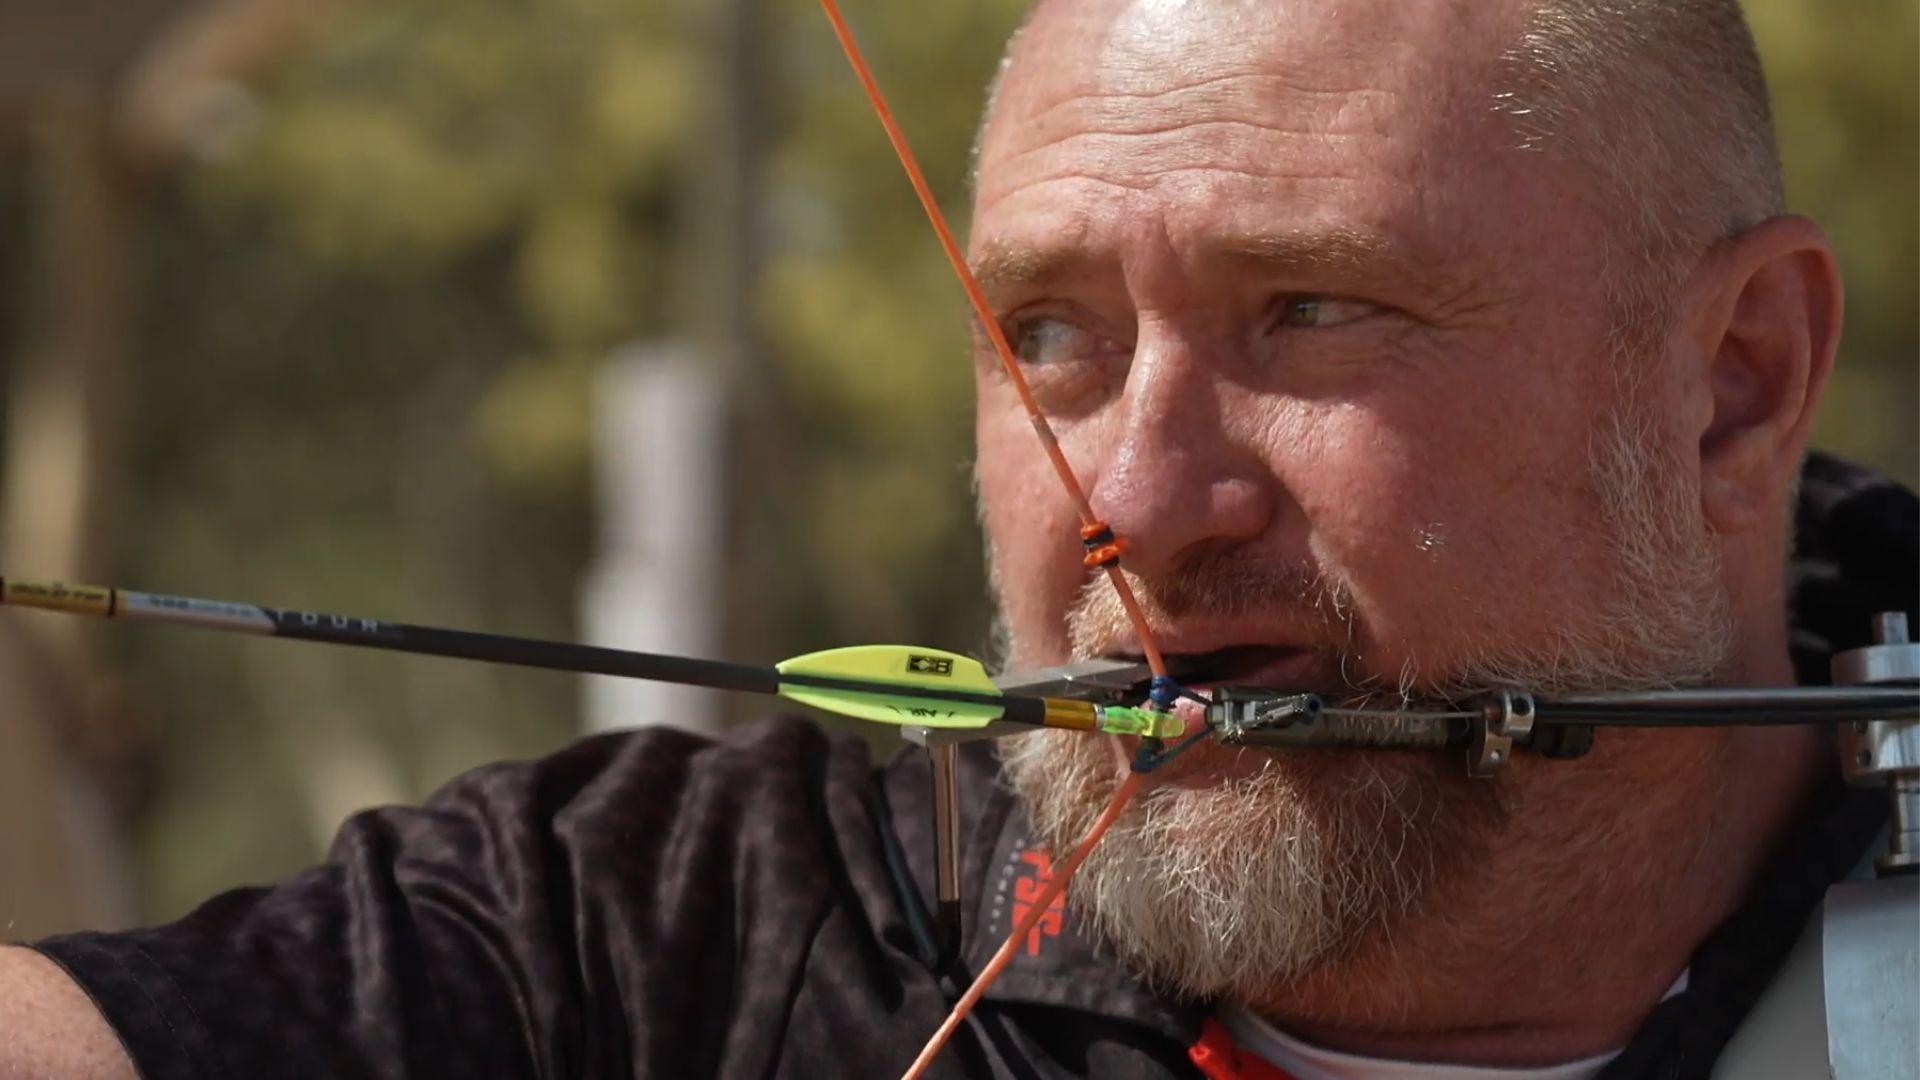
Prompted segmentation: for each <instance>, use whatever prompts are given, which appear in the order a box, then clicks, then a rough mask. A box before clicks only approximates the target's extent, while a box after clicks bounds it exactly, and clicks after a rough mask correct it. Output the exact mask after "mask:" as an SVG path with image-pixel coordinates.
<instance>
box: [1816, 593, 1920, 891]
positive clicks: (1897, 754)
mask: <svg viewBox="0 0 1920 1080" xmlns="http://www.w3.org/2000/svg"><path fill="white" fill-rule="evenodd" d="M1873 637H1874V643H1873V644H1872V645H1867V646H1863V647H1861V648H1858V649H1849V650H1847V651H1846V652H1843V653H1839V654H1837V655H1835V656H1834V658H1833V663H1832V671H1833V681H1834V684H1835V685H1838V686H1860V685H1873V684H1885V683H1912V682H1916V681H1920V645H1916V644H1914V643H1913V642H1912V641H1911V640H1910V639H1909V630H1908V627H1907V616H1906V613H1905V612H1899V611H1887V612H1881V613H1880V614H1878V615H1876V616H1874V620H1873ZM1840 770H1841V772H1842V773H1843V774H1844V775H1845V776H1846V778H1847V782H1848V783H1850V784H1856V785H1862V786H1866V785H1874V784H1884V785H1886V787H1887V790H1888V792H1889V794H1890V796H1891V800H1892V806H1891V821H1890V822H1889V825H1888V828H1889V845H1888V849H1887V853H1886V854H1885V855H1883V856H1881V857H1880V858H1879V860H1878V861H1877V862H1876V864H1875V865H1876V866H1878V867H1879V870H1880V872H1881V873H1882V874H1891V873H1899V872H1912V871H1914V870H1916V869H1920V715H1915V716H1906V717H1902V718H1899V719H1892V720H1861V721H1855V722H1854V723H1850V724H1847V725H1846V726H1844V727H1842V728H1841V729H1840Z"/></svg>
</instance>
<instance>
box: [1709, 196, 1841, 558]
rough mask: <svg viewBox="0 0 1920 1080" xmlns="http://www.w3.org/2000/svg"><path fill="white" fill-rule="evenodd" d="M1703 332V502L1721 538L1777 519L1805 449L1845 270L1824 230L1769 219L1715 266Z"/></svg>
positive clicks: (1833, 344) (1833, 342)
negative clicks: (1706, 412) (1708, 405)
mask: <svg viewBox="0 0 1920 1080" xmlns="http://www.w3.org/2000/svg"><path fill="white" fill-rule="evenodd" d="M1708 266H1709V269H1708V270H1707V273H1708V274H1709V275H1710V278H1709V280H1707V281H1705V282H1702V283H1701V284H1703V285H1704V286H1705V289H1704V291H1705V292H1706V294H1707V295H1706V296H1705V298H1704V300H1705V302H1704V303H1703V304H1702V305H1700V307H1699V308H1697V309H1696V310H1697V312H1698V317H1699V322H1698V323H1696V327H1695V329H1696V331H1697V334H1698V337H1697V338H1696V341H1697V342H1698V343H1699V345H1700V346H1701V351H1700V355H1701V356H1702V357H1703V358H1704V359H1705V366H1704V369H1703V370H1702V371H1701V373H1700V376H1701V378H1702V379H1703V380H1704V383H1705V385H1704V387H1703V389H1704V391H1705V392H1706V394H1707V396H1708V397H1709V398H1710V400H1711V402H1712V413H1711V418H1710V419H1709V420H1708V422H1707V426H1706V429H1705V430H1704V431H1703V432H1701V435H1700V498H1701V504H1702V506H1701V508H1702V510H1703V511H1704V512H1705V514H1706V517H1707V521H1708V522H1709V523H1710V524H1711V525H1712V526H1713V528H1714V529H1715V530H1716V531H1718V532H1722V533H1728V532H1737V531H1740V530H1743V529H1746V528H1748V527H1750V526H1751V525H1753V524H1754V523H1756V522H1757V521H1760V520H1762V519H1763V518H1766V517H1767V516H1768V515H1770V514H1771V513H1772V512H1771V511H1770V509H1769V508H1770V507H1771V506H1773V505H1774V504H1775V503H1776V502H1777V501H1778V499H1779V498H1780V497H1781V496H1782V495H1783V493H1784V492H1785V491H1786V490H1787V488H1788V486H1789V485H1790V483H1791V482H1792V479H1793V476H1794V474H1795V472H1796V471H1797V470H1798V469H1799V467H1800V459H1801V456H1802V455H1803V454H1804V453H1805V452H1806V445H1807V436H1808V431H1809V429H1810V428H1811V427H1812V425H1813V416H1814V410H1815V407H1816V406H1817V405H1818V404H1819V401H1820V393H1821V390H1822V389H1823V388H1824V387H1825V386H1826V381H1827V375H1828V373H1829V372H1830V371H1831V370H1832V368H1833V358H1834V354H1835V352H1836V350H1837V349H1838V347H1839V343H1840V321H1841V307H1842V302H1841V285H1840V267H1839V264H1838V263H1837V262H1836V261H1835V259H1834V256H1833V247H1832V245H1831V244H1830V243H1829V242H1828V240H1827V236H1826V233H1825V232H1823V231H1821V229H1820V227H1819V226H1818V225H1815V224H1814V223H1813V222H1811V221H1809V220H1807V219H1806V218H1802V217H1779V218H1773V219H1770V220H1768V221H1765V222H1762V223H1761V224H1759V225H1756V226H1754V227H1753V228H1751V229H1748V230H1747V231H1746V232H1744V233H1741V234H1740V235H1739V236H1737V237H1734V238H1733V239H1731V240H1729V241H1728V242H1727V244H1726V246H1725V247H1723V248H1722V250H1721V251H1720V252H1718V253H1717V255H1716V257H1715V258H1714V259H1713V260H1711V261H1710V263H1709V264H1708Z"/></svg>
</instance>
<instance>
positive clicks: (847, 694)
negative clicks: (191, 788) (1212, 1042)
mask: <svg viewBox="0 0 1920 1080" xmlns="http://www.w3.org/2000/svg"><path fill="white" fill-rule="evenodd" d="M0 604H4V605H10V606H14V607H30V608H40V609H42V610H46V611H59V612H65V613H67V614H71V615H91V616H95V617H98V618H107V619H131V620H136V621H140V622H157V623H167V624H171V625H174V626H192V627H198V628H200V629H203V630H222V631H226V632H229V633H241V634H254V635H259V636H264V637H281V638H294V639H297V640H301V641H321V642H326V643H328V644H332V645H357V646H360V647H362V648H370V649H384V650H387V651H389V652H406V653H419V654H423V655H428V656H445V657H452V658H455V659H461V660H481V661H486V662H489V663H496V664H517V665H520V666H523V667H538V668H548V669H551V670H555V671H572V672H580V673H584V674H593V675H612V676H615V677H618V678H627V679H648V680H651V681H654V682H666V683H677V684H679V685H682V686H704V687H708V688H710V689H714V690H733V691H737V692H741V693H749V694H767V695H778V696H780V697H785V698H788V699H789V700H792V701H797V702H800V703H802V704H805V705H810V706H812V707H814V708H817V709H822V710H825V711H827V712H832V713H838V714H840V715H842V716H850V717H853V718H855V719H859V720H866V721H870V722H874V723H881V724H893V725H895V726H900V727H924V728H952V729H976V728H984V727H986V726H987V725H988V724H990V723H992V722H994V721H996V720H999V721H1005V722H1009V723H1015V724H1025V725H1029V726H1032V727H1053V728H1068V729H1072V730H1077V731H1101V732H1106V733H1107V734H1113V735H1146V736H1153V737H1157V738H1163V739H1165V738H1174V737H1177V736H1178V735H1180V734H1181V731H1182V726H1183V725H1182V724H1181V722H1180V719H1179V718H1178V717H1177V716H1175V715H1173V714H1172V713H1167V712H1157V711H1154V710H1152V709H1142V708H1130V707H1126V706H1117V705H1096V704H1093V703H1090V702H1085V701H1071V700H1068V699H1065V698H1051V697H1033V696H1027V695H1021V694H1007V693H1003V692H1001V690H1000V689H999V688H998V687H996V686H995V685H994V684H993V680H992V679H991V678H989V677H988V676H987V671H986V669H985V668H984V667H982V666H981V665H980V662H979V661H978V660H975V659H973V658H971V657H967V656H962V655H960V654H958V653H951V652H947V651H945V650H942V649H931V648H923V647H919V646H911V645H859V646H854V647H851V648H844V649H828V650H825V651H823V652H815V653H808V654H807V655H805V656H797V657H794V658H793V659H791V660H787V661H784V662H782V663H779V664H776V665H774V666H772V667H761V666H757V665H753V664H736V663H730V662H728V661H724V660H703V659H700V658H698V657H691V656H672V655H669V654H665V653H645V652H631V651H628V650H625V649H608V648H603V647H600V646H596V645H580V644H575V643H573V642H564V641H544V640H540V639H538V638H523V637H510V636H507V635H504V634H483V633H476V632H474V631H470V630H447V629H442V628H439V627H432V626H415V625H412V624H409V623H396V622H387V621H385V620H381V619H364V618H358V617H351V616H345V615H324V614H320V613H318V612H312V611H294V610H287V609H281V608H270V607H263V606H260V605H257V604H236V603H229V602H227V601H224V600H202V599H198V598H196V597H190V596H168V595H165V594H162V593H147V592H135V591H133V590H131V589H113V588H104V587H101V586H95V585H67V584H63V583H61V582H55V581H16V580H11V579H6V578H0Z"/></svg>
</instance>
